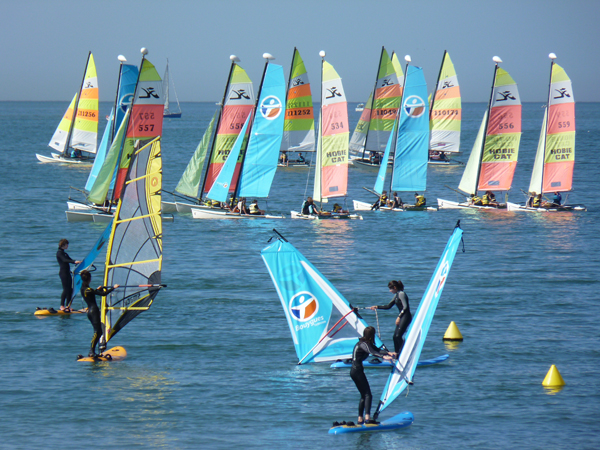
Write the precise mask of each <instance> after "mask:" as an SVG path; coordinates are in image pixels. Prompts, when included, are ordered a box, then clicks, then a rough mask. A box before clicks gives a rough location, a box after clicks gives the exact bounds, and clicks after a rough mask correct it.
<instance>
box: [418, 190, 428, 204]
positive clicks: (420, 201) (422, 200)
mask: <svg viewBox="0 0 600 450" xmlns="http://www.w3.org/2000/svg"><path fill="white" fill-rule="evenodd" d="M426 205H427V199H426V198H425V196H424V195H419V194H418V193H417V192H415V206H426Z"/></svg>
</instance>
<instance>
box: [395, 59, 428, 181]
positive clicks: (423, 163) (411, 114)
mask: <svg viewBox="0 0 600 450" xmlns="http://www.w3.org/2000/svg"><path fill="white" fill-rule="evenodd" d="M428 109H429V106H428V102H427V84H426V83H425V77H424V75H423V69H421V68H420V67H416V66H409V68H408V71H407V75H406V85H405V86H404V95H403V97H402V105H401V108H400V119H399V120H400V124H399V126H398V138H397V139H398V140H397V144H396V153H395V155H394V170H393V172H392V187H391V189H392V190H393V191H424V190H425V188H426V185H427V161H428V159H429V113H428Z"/></svg>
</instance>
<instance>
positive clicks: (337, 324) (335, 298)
mask: <svg viewBox="0 0 600 450" xmlns="http://www.w3.org/2000/svg"><path fill="white" fill-rule="evenodd" d="M261 256H262V258H263V260H264V262H265V264H266V266H267V269H268V270H269V274H270V275H271V279H272V280H273V284H274V285H275V289H276V290H277V294H278V295H279V299H280V300H281V305H282V306H283V311H284V313H285V317H286V319H287V322H288V326H289V328H290V332H291V333H292V340H293V341H294V346H295V348H296V354H297V355H298V360H299V363H298V364H304V363H309V362H313V361H314V362H322V361H335V360H337V359H344V358H351V357H352V350H353V349H354V346H355V345H356V343H357V342H358V338H359V337H361V336H362V335H363V331H364V329H365V328H366V327H367V326H368V325H367V323H366V322H365V321H364V320H363V319H362V318H361V317H360V316H359V315H358V314H356V312H354V311H353V309H352V306H351V305H350V304H349V303H348V301H347V300H346V299H345V298H344V297H343V296H342V294H340V293H339V291H338V290H337V289H336V288H335V287H334V286H333V285H332V284H331V283H330V282H329V281H328V280H327V279H326V278H325V277H324V276H323V274H321V272H319V271H318V270H317V269H316V268H315V267H314V266H313V265H312V264H311V263H310V262H309V261H308V260H307V259H306V258H305V257H304V256H303V255H302V254H301V253H300V252H299V251H298V250H296V248H295V247H294V246H293V245H292V244H290V243H289V242H287V241H285V240H281V239H278V240H276V241H275V242H273V243H272V244H270V245H269V246H267V247H266V248H264V249H263V250H262V251H261ZM375 343H376V345H377V346H381V345H383V344H382V342H381V341H380V340H379V339H378V338H375Z"/></svg>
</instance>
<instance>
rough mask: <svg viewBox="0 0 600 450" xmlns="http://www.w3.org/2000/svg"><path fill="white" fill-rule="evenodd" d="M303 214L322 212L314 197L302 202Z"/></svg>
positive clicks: (318, 213)
mask: <svg viewBox="0 0 600 450" xmlns="http://www.w3.org/2000/svg"><path fill="white" fill-rule="evenodd" d="M302 214H303V215H305V216H310V215H315V216H318V215H320V214H321V213H320V212H319V210H318V209H317V207H316V206H315V203H314V202H313V199H312V197H307V199H306V201H305V202H304V203H302Z"/></svg>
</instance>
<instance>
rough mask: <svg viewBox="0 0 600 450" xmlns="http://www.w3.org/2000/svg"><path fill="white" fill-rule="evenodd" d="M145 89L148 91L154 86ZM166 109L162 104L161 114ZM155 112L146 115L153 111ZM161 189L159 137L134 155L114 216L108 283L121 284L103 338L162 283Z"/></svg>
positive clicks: (145, 304)
mask: <svg viewBox="0 0 600 450" xmlns="http://www.w3.org/2000/svg"><path fill="white" fill-rule="evenodd" d="M142 74H143V71H142ZM145 87H146V89H149V88H150V87H152V86H150V85H146V86H145ZM132 109H133V112H134V113H136V114H140V112H139V110H138V111H135V104H134V106H133V108H132ZM153 110H154V109H151V110H150V111H153ZM162 110H163V109H162V104H161V105H160V111H161V116H162ZM150 111H148V112H147V113H148V114H150V113H151V112H150ZM145 113H146V112H144V114H145ZM140 123H141V122H140ZM146 124H149V123H147V122H146V123H144V125H146ZM155 124H156V123H155ZM161 190H162V158H161V150H160V137H158V138H155V139H154V140H152V141H150V142H148V143H146V144H145V145H144V146H142V147H141V148H140V149H139V150H134V152H133V153H132V154H131V164H130V165H129V169H128V171H127V175H126V178H125V183H124V186H123V195H122V196H121V197H120V200H119V205H118V207H117V210H116V212H115V215H114V219H113V224H112V232H111V235H110V239H109V244H108V249H107V252H106V265H105V272H104V285H105V286H113V285H115V284H119V285H120V287H119V288H118V289H116V290H115V291H113V292H111V293H110V294H109V295H108V296H106V297H102V308H101V320H102V324H103V327H104V335H103V338H104V339H103V341H104V342H108V341H109V340H110V339H111V338H112V337H113V336H114V335H115V334H116V333H118V332H119V331H120V330H121V329H122V328H123V327H124V326H125V325H127V324H128V323H129V322H130V321H131V320H132V319H134V318H135V317H136V316H137V315H139V314H140V313H142V312H143V311H146V310H148V309H149V308H150V305H152V302H153V301H154V298H155V297H156V295H157V294H158V291H159V290H160V289H161V287H162V286H163V285H161V284H160V283H161V269H162V217H161Z"/></svg>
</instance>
